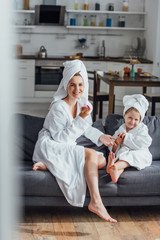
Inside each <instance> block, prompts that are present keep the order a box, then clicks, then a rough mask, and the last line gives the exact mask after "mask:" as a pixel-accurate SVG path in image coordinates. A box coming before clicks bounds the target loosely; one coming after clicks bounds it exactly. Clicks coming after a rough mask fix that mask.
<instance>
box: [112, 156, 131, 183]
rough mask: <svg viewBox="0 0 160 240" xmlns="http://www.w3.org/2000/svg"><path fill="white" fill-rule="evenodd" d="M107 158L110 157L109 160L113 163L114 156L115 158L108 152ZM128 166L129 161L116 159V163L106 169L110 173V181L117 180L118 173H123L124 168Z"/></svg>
mask: <svg viewBox="0 0 160 240" xmlns="http://www.w3.org/2000/svg"><path fill="white" fill-rule="evenodd" d="M109 158H110V161H111V162H113V163H114V158H115V157H114V154H112V153H110V155H109ZM111 158H112V160H111ZM129 166H130V165H129V163H128V162H126V161H123V160H118V161H116V163H114V164H113V165H111V167H110V168H109V170H108V171H109V173H110V176H111V179H112V181H113V182H117V181H118V179H119V177H120V175H121V174H122V173H123V171H124V169H125V168H127V167H129Z"/></svg>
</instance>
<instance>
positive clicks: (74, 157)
mask: <svg viewBox="0 0 160 240" xmlns="http://www.w3.org/2000/svg"><path fill="white" fill-rule="evenodd" d="M81 106H82V105H81V104H80V103H79V102H77V116H76V118H74V119H73V117H72V115H71V112H70V110H69V107H68V105H67V103H66V102H65V101H63V100H58V101H56V102H54V103H53V104H52V106H51V109H50V111H49V113H48V115H47V117H46V119H45V122H44V126H43V129H42V130H41V131H40V133H39V137H38V141H37V143H36V146H35V150H34V154H33V161H34V162H38V161H41V162H43V163H44V164H45V165H46V166H47V168H48V169H49V171H50V172H51V173H52V174H53V175H54V176H55V177H56V180H57V182H58V184H59V186H60V188H61V190H62V192H63V194H64V196H65V197H66V199H67V201H68V202H69V203H70V204H71V205H73V206H79V207H82V206H83V204H84V201H85V195H86V182H85V177H84V164H85V153H84V147H83V146H78V145H76V139H77V138H78V137H80V136H81V135H82V134H84V135H85V136H86V137H87V138H89V139H90V140H91V141H92V142H94V143H95V144H96V145H98V146H101V145H102V143H101V142H99V140H98V139H99V137H100V136H101V135H102V134H103V133H102V132H101V131H99V130H98V129H96V128H94V127H92V126H91V124H92V119H91V116H90V115H89V116H87V117H86V118H85V119H82V118H81V117H80V116H79V113H80V108H81Z"/></svg>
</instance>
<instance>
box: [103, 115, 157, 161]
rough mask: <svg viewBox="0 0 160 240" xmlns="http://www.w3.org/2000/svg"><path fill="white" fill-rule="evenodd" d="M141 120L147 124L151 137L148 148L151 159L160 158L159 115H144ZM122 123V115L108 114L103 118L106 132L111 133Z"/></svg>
mask: <svg viewBox="0 0 160 240" xmlns="http://www.w3.org/2000/svg"><path fill="white" fill-rule="evenodd" d="M143 122H144V124H146V125H147V126H148V130H149V135H150V136H151V138H152V144H151V146H150V148H149V150H150V152H151V154H152V157H153V160H160V147H159V143H160V134H159V128H160V116H145V117H144V120H143ZM122 123H124V118H123V116H122V115H119V114H109V115H108V116H107V117H106V120H105V132H106V134H110V135H113V134H114V133H115V131H116V130H117V129H118V128H119V127H120V125H122Z"/></svg>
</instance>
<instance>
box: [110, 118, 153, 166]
mask: <svg viewBox="0 0 160 240" xmlns="http://www.w3.org/2000/svg"><path fill="white" fill-rule="evenodd" d="M122 132H124V133H126V136H125V138H124V142H123V144H121V145H118V147H117V150H116V152H115V157H116V158H115V161H116V160H117V159H119V160H123V161H126V162H128V163H129V165H130V166H132V167H135V168H137V169H138V170H141V169H143V168H145V167H147V166H150V165H151V163H152V155H151V153H150V152H149V149H148V147H149V146H150V145H151V142H152V139H151V137H150V136H149V134H148V128H147V126H146V125H145V124H144V123H142V122H140V123H139V124H138V125H137V126H136V127H135V128H134V129H132V130H130V131H129V132H126V127H125V124H122V125H121V126H120V127H119V129H118V130H117V131H116V132H115V134H114V135H113V137H116V138H117V135H118V133H122ZM109 149H110V150H112V147H109Z"/></svg>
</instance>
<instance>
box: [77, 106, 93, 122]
mask: <svg viewBox="0 0 160 240" xmlns="http://www.w3.org/2000/svg"><path fill="white" fill-rule="evenodd" d="M90 110H91V108H90V107H89V106H88V105H84V106H83V107H82V108H81V112H80V114H79V116H80V117H81V118H83V119H84V118H85V117H87V116H88V115H89V112H90Z"/></svg>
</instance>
